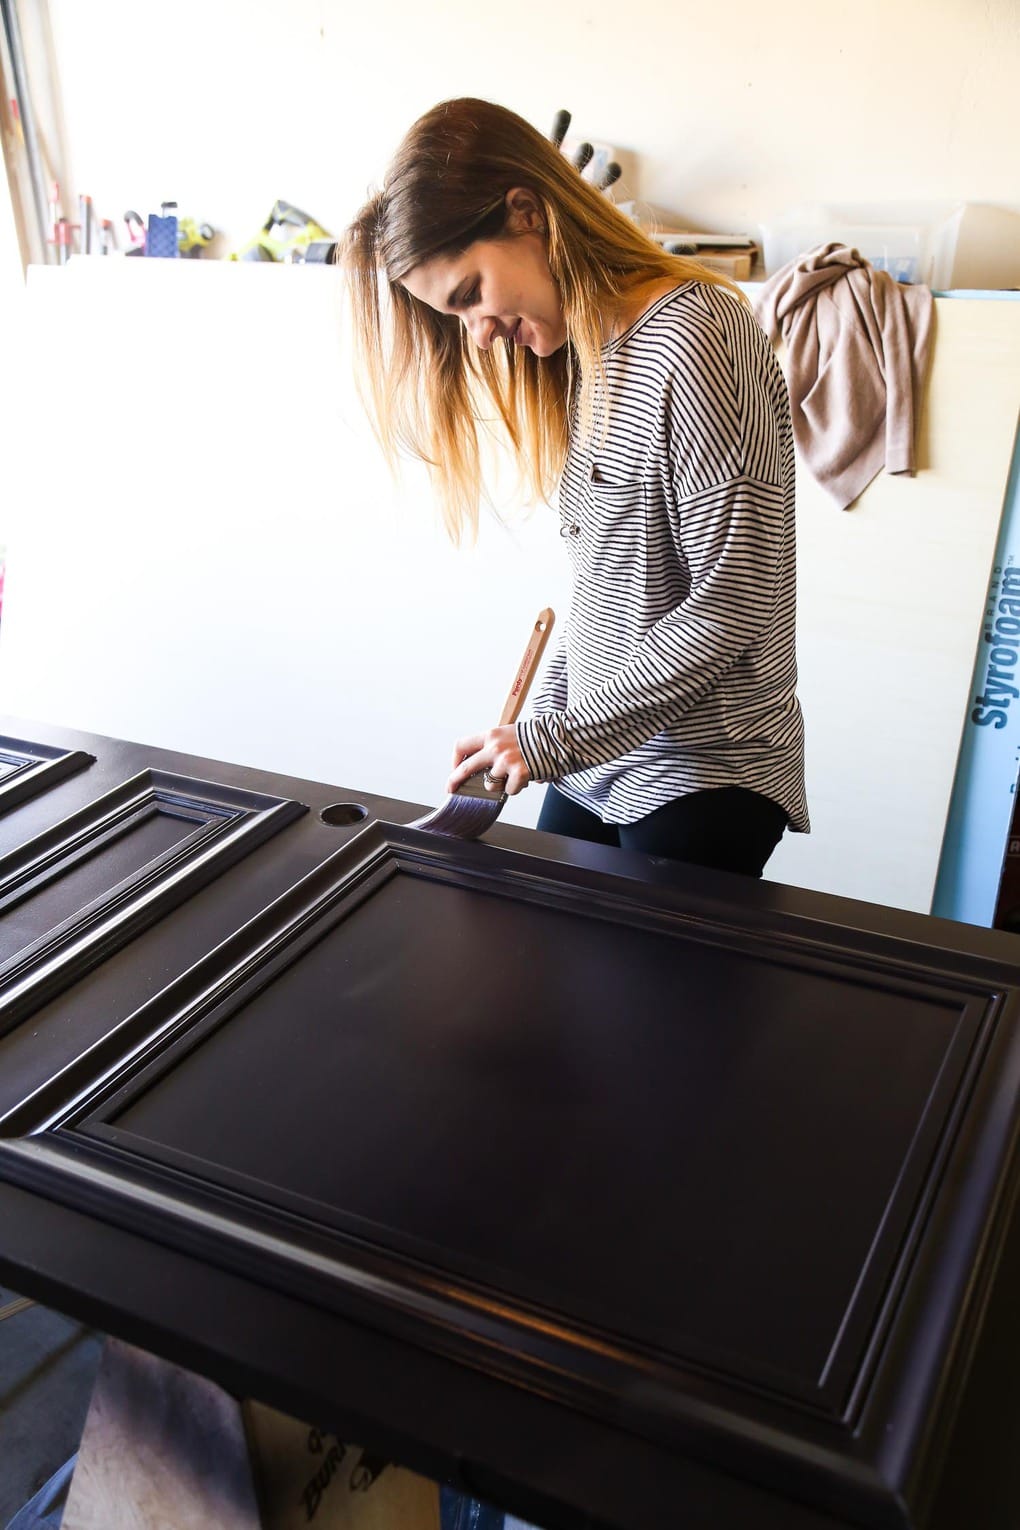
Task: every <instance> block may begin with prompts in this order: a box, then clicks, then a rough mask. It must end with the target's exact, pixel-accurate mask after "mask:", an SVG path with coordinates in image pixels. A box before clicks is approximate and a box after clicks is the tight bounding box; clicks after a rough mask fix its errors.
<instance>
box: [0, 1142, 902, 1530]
mask: <svg viewBox="0 0 1020 1530" xmlns="http://www.w3.org/2000/svg"><path fill="white" fill-rule="evenodd" d="M123 1159H124V1154H123V1151H122V1150H121V1149H118V1148H117V1147H114V1146H112V1145H110V1144H108V1143H106V1142H102V1141H97V1140H95V1139H92V1140H89V1139H83V1138H82V1137H80V1136H78V1137H75V1138H74V1139H73V1140H72V1138H71V1136H70V1135H69V1134H64V1133H56V1134H53V1135H52V1136H49V1135H47V1136H33V1137H29V1138H21V1139H16V1140H10V1139H7V1140H0V1179H3V1180H5V1181H7V1182H9V1183H11V1184H13V1185H16V1186H18V1187H20V1188H22V1189H27V1190H30V1191H33V1192H34V1193H37V1194H41V1195H44V1196H46V1197H47V1198H48V1199H51V1200H55V1201H58V1202H63V1203H64V1204H66V1205H68V1206H70V1207H72V1208H73V1209H74V1210H75V1211H76V1212H78V1213H86V1214H88V1215H90V1216H92V1217H95V1218H97V1219H99V1220H102V1221H104V1222H110V1223H112V1224H113V1225H115V1226H117V1227H120V1228H122V1229H123V1230H125V1231H128V1232H130V1233H132V1234H134V1235H136V1236H140V1237H144V1238H146V1239H147V1240H151V1241H154V1242H156V1243H162V1244H165V1245H166V1246H168V1247H170V1248H172V1249H173V1250H174V1251H175V1252H176V1253H180V1254H184V1255H187V1256H190V1257H194V1258H197V1259H198V1260H199V1261H200V1262H201V1263H202V1264H213V1265H216V1266H218V1267H219V1268H222V1269H224V1270H226V1271H228V1272H229V1273H231V1274H234V1275H239V1276H241V1277H242V1278H244V1279H246V1280H248V1281H251V1282H254V1283H257V1284H258V1285H260V1286H269V1287H270V1288H271V1289H275V1290H277V1291H279V1292H280V1293H281V1294H282V1295H284V1296H286V1297H288V1298H290V1299H298V1300H306V1301H311V1302H312V1303H314V1304H315V1305H317V1306H322V1307H324V1308H325V1309H326V1310H329V1311H331V1312H333V1313H336V1314H337V1315H338V1316H341V1317H343V1318H345V1319H347V1320H349V1321H354V1322H356V1323H362V1324H364V1325H365V1326H367V1327H370V1328H376V1329H380V1330H382V1331H383V1332H385V1333H386V1334H388V1335H389V1336H390V1337H391V1338H395V1339H397V1340H399V1341H402V1342H405V1343H410V1344H413V1345H414V1346H415V1347H418V1348H420V1347H422V1345H423V1342H424V1347H425V1348H426V1349H428V1350H430V1351H432V1352H433V1353H435V1354H437V1355H438V1356H440V1357H442V1358H445V1359H449V1360H453V1361H455V1362H458V1363H460V1364H463V1365H466V1366H468V1367H469V1368H470V1369H472V1370H477V1371H480V1372H481V1373H483V1374H485V1375H488V1376H490V1377H492V1378H495V1379H498V1380H500V1381H501V1382H504V1383H506V1384H509V1385H512V1386H514V1387H515V1388H518V1389H523V1390H525V1391H528V1392H531V1393H534V1394H536V1395H538V1396H541V1397H543V1398H546V1399H551V1400H553V1401H555V1402H557V1403H559V1404H561V1405H563V1406H566V1407H568V1408H570V1409H572V1410H575V1411H578V1412H580V1413H584V1414H588V1415H589V1416H591V1417H593V1418H596V1419H599V1420H602V1421H603V1422H609V1423H610V1424H612V1425H614V1426H616V1427H624V1428H626V1429H627V1431H628V1432H630V1433H637V1434H638V1435H639V1436H641V1437H643V1438H645V1439H647V1440H648V1441H650V1442H651V1443H654V1444H656V1445H659V1446H665V1447H666V1448H668V1449H670V1450H671V1451H677V1450H679V1451H680V1452H681V1453H683V1454H688V1455H690V1456H691V1457H692V1458H694V1459H698V1460H701V1461H703V1462H705V1463H709V1464H712V1465H715V1466H717V1467H719V1468H721V1469H722V1470H723V1471H724V1472H726V1473H728V1474H730V1475H734V1476H738V1477H744V1478H746V1479H747V1480H749V1481H753V1482H756V1483H758V1484H759V1485H761V1486H763V1487H766V1488H772V1489H777V1490H779V1491H781V1492H784V1493H789V1492H791V1491H793V1492H794V1493H795V1495H796V1496H797V1497H800V1498H803V1499H804V1500H805V1501H806V1502H809V1503H812V1504H814V1505H816V1506H818V1507H829V1506H831V1505H832V1503H833V1501H834V1494H835V1495H837V1497H838V1501H839V1503H840V1505H841V1507H842V1508H843V1509H846V1508H848V1507H851V1506H852V1508H853V1510H854V1511H856V1517H855V1522H857V1523H860V1524H861V1525H865V1526H873V1527H875V1530H880V1527H885V1526H889V1525H890V1524H892V1523H899V1522H900V1521H899V1520H898V1519H895V1518H893V1519H890V1510H891V1509H894V1505H895V1497H894V1494H893V1492H892V1491H891V1489H890V1485H889V1484H888V1483H887V1482H886V1481H885V1480H884V1479H883V1478H882V1476H881V1475H880V1473H879V1472H878V1471H877V1470H876V1469H875V1466H874V1464H873V1462H872V1461H871V1460H870V1459H868V1458H867V1457H865V1456H864V1455H863V1454H862V1453H861V1452H860V1451H859V1450H857V1449H856V1448H855V1445H854V1441H853V1439H852V1436H851V1434H850V1433H849V1431H847V1430H846V1429H843V1428H840V1427H839V1426H838V1424H836V1423H835V1422H834V1421H831V1420H819V1419H818V1418H816V1417H812V1415H811V1413H810V1410H807V1409H803V1410H801V1409H798V1408H796V1407H794V1406H791V1405H788V1404H787V1405H783V1406H782V1407H780V1408H778V1409H777V1408H776V1407H775V1406H772V1405H771V1404H772V1400H771V1399H768V1398H767V1397H764V1396H760V1395H758V1394H756V1393H755V1392H754V1390H753V1389H750V1388H746V1387H744V1388H740V1389H739V1390H740V1392H741V1395H742V1398H743V1400H744V1402H745V1406H744V1407H743V1408H740V1407H737V1406H734V1404H733V1402H732V1400H730V1401H727V1400H726V1398H725V1394H724V1393H723V1392H722V1390H721V1389H720V1388H719V1387H714V1388H713V1387H712V1386H711V1385H709V1386H707V1387H706V1386H705V1385H704V1379H703V1378H702V1377H700V1376H699V1375H698V1374H697V1373H696V1372H690V1373H688V1376H687V1380H688V1381H689V1383H690V1385H689V1386H688V1387H687V1388H686V1389H683V1388H680V1387H678V1385H677V1380H678V1375H682V1374H683V1373H682V1371H681V1370H680V1368H679V1367H678V1366H677V1365H675V1364H669V1363H666V1364H663V1362H662V1361H661V1360H660V1359H659V1358H658V1357H656V1356H655V1355H654V1354H652V1353H645V1352H639V1351H638V1350H636V1349H635V1348H633V1347H631V1348H626V1349H625V1348H623V1347H621V1346H620V1345H619V1344H617V1343H615V1342H614V1339H613V1336H612V1335H605V1334H601V1333H599V1332H598V1331H596V1330H594V1329H586V1328H582V1327H581V1326H578V1325H570V1324H564V1323H563V1320H562V1315H561V1314H550V1313H545V1312H543V1311H542V1310H540V1309H538V1308H528V1307H525V1306H524V1305H521V1304H517V1305H515V1306H514V1307H512V1308H511V1307H508V1306H507V1304H506V1302H505V1301H504V1300H503V1299H501V1298H499V1296H498V1293H493V1292H488V1291H485V1290H482V1289H478V1290H474V1289H472V1288H469V1287H467V1286H464V1285H457V1284H453V1283H451V1281H450V1278H449V1276H448V1274H447V1272H445V1271H442V1270H437V1269H435V1268H434V1267H431V1268H430V1267H429V1266H428V1265H426V1264H414V1263H412V1262H411V1261H409V1260H408V1259H406V1258H405V1257H402V1256H394V1255H393V1254H392V1253H391V1252H390V1251H389V1250H387V1249H385V1248H379V1247H372V1246H371V1245H368V1244H365V1245H363V1246H362V1247H360V1248H358V1247H356V1244H355V1241H354V1240H347V1243H346V1246H344V1245H343V1244H341V1243H339V1242H337V1241H336V1240H329V1241H328V1242H327V1241H325V1240H322V1239H321V1237H319V1236H317V1231H318V1230H317V1229H316V1228H314V1227H313V1228H311V1229H309V1228H307V1227H304V1226H303V1225H302V1222H301V1219H299V1218H295V1217H294V1216H292V1215H286V1216H284V1217H273V1218H271V1219H266V1220H265V1221H263V1222H260V1221H259V1220H257V1219H256V1220H252V1219H248V1218H245V1217H244V1216H243V1215H241V1214H240V1210H239V1208H240V1207H241V1206H243V1205H244V1202H245V1201H247V1199H248V1198H246V1197H239V1196H237V1195H236V1194H234V1193H232V1192H230V1191H224V1190H222V1189H221V1188H219V1187H215V1186H211V1185H208V1184H206V1185H204V1186H203V1187H202V1188H203V1196H202V1204H201V1205H200V1206H198V1207H196V1205H195V1202H194V1199H193V1198H192V1195H191V1193H190V1191H191V1187H190V1186H189V1185H187V1184H186V1177H185V1176H183V1175H181V1174H180V1173H179V1172H177V1171H171V1170H168V1169H167V1168H165V1167H164V1166H160V1165H158V1164H147V1165H146V1166H145V1172H144V1173H142V1174H140V1175H138V1176H136V1177H134V1178H126V1177H125V1176H124V1174H123ZM246 1209H248V1210H250V1203H249V1205H248V1207H247V1208H246ZM302 1235H303V1236H302ZM345 1255H346V1257H345ZM423 1331H427V1333H428V1338H427V1340H424V1341H423ZM571 1362H572V1363H571Z"/></svg>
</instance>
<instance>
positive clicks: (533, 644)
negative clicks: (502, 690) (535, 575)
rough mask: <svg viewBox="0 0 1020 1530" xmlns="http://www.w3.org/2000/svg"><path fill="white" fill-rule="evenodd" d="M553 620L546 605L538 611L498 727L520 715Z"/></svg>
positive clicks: (515, 719) (553, 617)
mask: <svg viewBox="0 0 1020 1530" xmlns="http://www.w3.org/2000/svg"><path fill="white" fill-rule="evenodd" d="M555 620H556V617H555V615H554V614H553V612H552V611H551V610H550V609H549V607H548V606H546V607H545V609H544V610H542V611H539V613H538V617H537V619H536V621H535V625H534V627H533V628H532V629H531V636H530V637H529V638H528V646H527V648H526V649H525V650H524V658H523V659H522V660H521V662H520V664H519V666H518V669H517V673H516V675H515V676H514V683H513V685H511V687H510V693H509V695H508V696H507V698H506V701H505V702H504V703H503V710H502V712H501V713H500V714H499V726H500V727H504V726H505V725H506V724H507V723H512V722H516V721H517V719H518V717H519V716H520V715H521V709H522V707H523V706H524V702H525V700H526V698H527V695H528V692H529V691H530V689H531V682H532V680H534V678H535V672H536V670H537V669H538V666H539V663H540V661H541V658H542V655H543V653H544V652H545V645H546V643H547V642H548V641H549V634H550V632H551V631H552V629H553V623H554V622H555Z"/></svg>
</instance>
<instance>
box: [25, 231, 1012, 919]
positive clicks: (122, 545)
mask: <svg viewBox="0 0 1020 1530" xmlns="http://www.w3.org/2000/svg"><path fill="white" fill-rule="evenodd" d="M337 280H338V274H337V273H336V272H335V271H334V270H332V269H330V268H327V267H322V266H318V267H316V266H312V267H303V266H279V265H270V266H254V265H231V264H227V263H225V262H194V263H193V262H189V261H157V260H122V261H113V260H98V259H88V258H85V257H79V256H76V257H74V258H73V259H72V261H71V264H70V266H69V267H68V268H67V269H66V270H58V269H55V268H53V269H46V270H41V269H39V268H34V269H33V270H32V272H31V273H30V281H29V288H28V294H29V300H30V301H29V303H28V314H27V335H28V338H29V342H30V355H29V357H28V358H27V360H26V367H25V374H24V376H25V387H24V392H23V398H24V400H25V401H26V406H25V407H24V411H23V413H22V415H21V418H20V419H19V421H18V434H17V438H16V439H14V440H12V441H11V443H10V449H9V450H8V451H7V453H6V458H5V462H6V467H7V471H8V474H9V475H10V477H9V481H10V483H11V484H12V487H13V490H14V494H13V496H12V500H11V505H12V512H11V514H12V529H11V539H10V553H11V558H10V579H9V589H8V598H7V603H6V607H5V611H4V619H3V627H2V631H0V710H4V711H11V712H14V713H16V714H19V715H21V716H24V717H29V718H31V717H40V718H43V719H45V720H49V721H52V722H59V723H64V724H67V725H69V726H77V727H82V728H85V729H92V730H95V731H97V732H100V733H111V734H114V735H118V736H122V737H127V738H135V739H140V740H143V741H145V742H148V743H153V744H159V745H163V746H165V747H168V748H178V749H184V750H189V751H191V752H193V753H196V754H200V755H207V756H212V757H213V758H221V759H229V760H239V761H242V762H244V763H248V764H253V765H260V766H262V767H264V768H267V769H277V770H280V771H283V772H286V773H293V774H296V775H302V776H309V777H311V778H312V779H314V780H320V781H331V782H334V783H336V784H337V785H339V786H343V787H346V788H349V789H352V790H355V791H357V790H358V789H361V790H367V791H374V792H378V793H382V794H387V795H391V796H394V797H397V798H403V799H405V800H408V801H411V802H420V803H433V802H435V801H437V800H438V799H439V797H440V795H441V790H442V784H443V782H444V780H445V777H446V773H447V766H448V762H449V756H450V751H451V748H452V744H453V741H454V739H455V738H456V737H457V736H458V735H460V734H462V733H465V732H468V731H470V730H472V729H475V728H483V727H485V726H487V725H488V724H489V723H490V722H491V721H492V720H493V718H494V717H495V716H496V715H497V713H498V710H499V707H500V706H501V704H502V702H503V699H504V697H505V694H506V690H507V688H508V686H509V684H510V681H511V678H512V676H513V673H514V671H515V669H516V666H517V663H518V660H519V658H520V655H521V652H522V650H523V646H524V642H525V639H526V637H527V635H528V633H529V632H530V629H531V625H532V622H533V621H534V618H535V615H536V614H537V612H538V611H539V610H540V609H541V607H543V606H545V605H551V606H552V607H553V608H554V609H555V610H556V611H557V612H558V613H559V614H560V615H561V616H563V615H565V613H566V607H567V594H568V589H567V586H568V559H567V557H566V555H565V553H564V550H563V548H562V545H561V543H560V539H559V535H558V523H557V518H556V516H555V513H554V512H552V511H550V510H547V509H546V510H539V511H537V512H535V513H534V514H533V515H532V516H531V517H530V519H527V520H525V521H523V522H521V521H515V523H514V524H513V525H512V526H511V527H510V528H507V529H501V528H500V527H499V526H498V524H497V523H496V521H495V520H494V519H493V518H491V517H487V518H486V520H485V522H484V526H483V534H482V537H481V539H480V542H479V545H478V547H477V548H476V549H475V550H473V551H470V552H460V553H458V552H455V551H454V550H453V549H451V547H450V546H449V544H448V543H447V542H446V540H445V538H444V536H443V534H442V532H441V531H440V530H439V528H438V526H437V523H436V519H435V516H434V513H433V510H432V508H431V506H430V502H429V494H428V486H427V483H426V481H425V477H424V474H423V472H422V470H421V469H420V468H415V469H412V470H409V471H408V473H407V474H406V476H405V480H404V483H403V485H402V487H400V488H399V489H398V488H395V487H394V486H393V485H392V484H391V482H390V480H389V478H388V476H387V475H386V473H385V472H384V471H383V469H382V467H381V465H380V462H379V454H378V450H377V448H376V446H375V443H374V441H373V439H372V437H371V434H370V432H369V430H368V427H367V424H366V422H365V419H364V417H363V414H362V412H361V410H360V408H359V406H358V403H357V400H356V398H355V396H354V393H353V389H352V386H351V377H350V368H349V366H347V365H346V364H345V352H344V349H343V346H342V344H341V338H340V334H339V332H338V323H337V306H336V302H335V293H336V283H337ZM936 329H937V335H938V339H937V342H936V356H935V365H934V367H933V371H932V377H931V381H930V385H929V388H928V390H927V398H926V404H925V408H924V411H923V412H922V419H921V427H920V436H921V468H922V470H921V471H920V472H919V473H918V475H917V476H916V477H915V478H912V479H906V478H890V477H888V476H887V475H884V474H883V475H881V476H880V477H879V479H877V480H876V482H875V484H874V485H873V486H872V487H871V488H869V489H868V490H867V492H866V493H865V495H864V496H863V497H862V499H861V501H860V503H859V504H858V506H857V507H856V508H855V509H854V510H852V511H850V512H848V513H845V514H844V513H841V512H839V511H837V510H835V509H834V508H833V506H832V504H831V502H830V501H829V500H828V499H827V498H826V496H825V495H824V494H823V493H822V491H821V490H820V489H819V488H818V487H817V485H815V484H813V483H811V482H810V480H809V479H808V478H807V476H806V475H805V474H803V473H801V474H800V475H799V478H798V528H799V537H800V545H799V560H798V561H799V584H800V603H799V617H798V624H799V634H798V647H799V652H800V661H801V687H800V690H801V697H802V700H803V703H804V709H805V716H806V720H807V738H808V795H809V798H810V801H811V810H812V819H813V832H812V833H811V835H810V836H807V837H805V836H803V835H792V836H789V835H788V836H787V837H786V839H785V841H784V843H783V845H782V846H781V848H780V850H779V852H778V853H777V855H776V856H775V858H774V860H773V861H772V862H771V863H770V866H769V874H770V876H772V877H774V878H775V879H777V880H780V881H786V882H792V883H795V884H798V885H800V886H806V887H814V888H818V889H820V890H823V891H828V892H838V893H843V894H845V895H848V896H855V897H862V898H868V899H870V900H872V901H874V902H879V903H888V904H892V905H894V906H898V907H906V908H915V909H920V910H922V911H923V910H926V909H927V908H928V907H929V906H930V901H931V895H932V889H933V885H934V880H935V873H936V869H937V865H938V856H939V847H940V845H941V842H942V836H943V831H944V826H945V820H946V813H947V809H948V803H949V794H950V790H951V787H952V781H953V773H954V767H955V762H956V754H957V749H958V747H959V740H960V733H961V729H962V724H963V717H964V713H965V710H966V708H967V704H968V695H969V692H968V687H969V685H970V677H971V671H972V667H973V662H974V652H975V648H976V645H977V641H978V636H979V631H980V626H981V618H982V613H983V609H984V597H985V592H986V588H987V580H988V571H989V567H990V564H991V560H992V552H993V548H994V543H995V535H996V528H997V525H998V520H999V514H1000V510H1001V506H1002V499H1003V492H1004V489H1005V484H1006V478H1007V474H1008V471H1009V461H1010V453H1011V449H1012V444H1013V432H1014V428H1015V423H1016V408H1017V399H1018V398H1020V303H1018V302H1011V301H1008V300H1005V299H1000V300H990V301H977V300H968V299H963V300H953V299H944V300H939V303H938V314H937V324H936ZM62 343H63V344H65V345H66V346H67V348H68V353H69V354H71V355H73V356H74V357H75V358H77V360H78V368H77V371H76V372H75V374H74V375H73V376H70V377H68V379H67V383H66V386H65V387H64V388H63V389H61V390H59V391H57V392H56V393H53V392H52V391H51V394H50V397H51V400H52V401H51V404H50V406H49V408H48V409H47V410H45V411H44V410H42V409H40V408H39V407H38V405H37V403H35V402H34V401H36V400H38V399H39V398H40V397H42V396H43V394H44V393H45V390H46V389H47V387H48V385H49V383H50V381H51V379H52V362H51V358H52V356H53V355H54V353H55V352H56V351H58V350H59V349H60V347H61V344H62ZM539 800H540V792H539V791H538V790H531V791H528V792H525V793H524V794H523V795H522V796H521V797H518V798H515V799H513V802H512V803H511V805H510V807H509V808H508V810H507V813H506V817H507V818H508V820H509V821H514V822H518V823H531V822H534V817H535V813H536V810H537V807H538V803H539Z"/></svg>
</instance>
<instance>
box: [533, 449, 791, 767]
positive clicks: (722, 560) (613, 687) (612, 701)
mask: <svg viewBox="0 0 1020 1530" xmlns="http://www.w3.org/2000/svg"><path fill="white" fill-rule="evenodd" d="M681 514H682V521H683V527H684V537H683V545H684V551H685V553H686V555H687V558H688V562H689V564H690V569H691V588H690V593H689V595H688V597H687V599H686V600H684V601H683V602H682V603H681V604H680V605H679V606H677V607H675V609H674V610H672V611H671V612H669V614H668V615H667V616H665V617H663V618H662V619H661V620H660V621H658V622H656V624H655V625H654V626H653V627H651V628H650V629H649V631H648V633H647V634H646V635H645V637H644V638H643V640H642V641H641V643H640V644H639V645H638V647H637V649H636V651H635V653H634V655H633V657H632V658H631V659H630V660H629V661H628V663H627V664H625V665H624V666H623V667H622V668H621V669H619V670H618V671H617V672H616V674H615V675H613V676H612V677H611V678H610V679H609V680H607V681H605V682H604V683H603V684H602V685H600V686H597V687H595V688H594V689H593V690H590V691H588V692H587V693H586V695H584V696H583V697H582V698H581V699H580V700H579V701H578V703H577V704H576V705H575V706H573V707H566V706H562V707H558V708H556V709H554V710H550V711H545V710H543V711H542V712H541V713H540V714H538V715H536V716H534V717H529V718H526V719H525V720H524V721H523V722H519V723H518V724H517V735H518V743H519V747H520V750H521V753H522V755H523V756H524V759H525V762H526V764H527V766H528V770H529V771H530V773H531V777H532V780H534V781H555V780H557V779H558V778H559V777H560V776H565V775H571V774H573V773H574V772H575V771H578V770H584V769H586V768H587V767H589V766H592V765H602V764H607V763H608V762H609V761H611V760H617V759H620V758H622V756H623V755H625V754H629V753H630V751H631V750H632V749H637V748H638V747H639V746H640V745H641V744H643V743H646V742H647V741H648V740H649V739H650V738H653V737H654V736H655V735H656V734H657V733H659V732H661V731H662V729H663V728H665V727H667V726H669V725H670V724H673V723H676V722H678V721H679V720H680V719H681V718H682V716H683V714H684V713H685V712H686V711H688V710H689V709H690V708H691V707H693V706H694V705H695V704H696V703H697V702H698V701H700V700H701V698H702V697H703V696H705V695H706V693H707V692H708V691H710V690H711V689H712V687H713V686H714V685H715V684H716V683H717V682H718V680H719V678H720V677H721V676H722V675H723V674H724V673H725V672H726V670H727V669H729V668H730V667H731V665H733V664H734V663H735V662H736V661H737V660H738V659H739V658H740V656H741V654H742V653H744V652H745V650H746V649H747V648H748V647H749V646H750V644H752V643H753V642H754V641H755V639H756V638H757V637H758V636H760V635H761V634H762V633H763V632H764V631H765V629H766V628H767V626H768V624H769V623H770V622H771V621H772V620H773V619H774V610H775V589H776V583H777V579H778V573H779V564H780V557H781V551H782V541H783V527H784V520H785V504H784V494H783V490H782V489H781V488H780V487H778V486H777V485H773V484H765V483H759V482H756V481H754V480H750V479H739V480H735V481H733V482H730V483H725V484H719V485H716V486H715V487H714V488H713V489H712V490H710V491H704V492H703V493H701V494H700V495H698V496H697V497H695V498H694V499H691V500H687V501H685V502H684V503H683V506H682V509H681Z"/></svg>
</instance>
